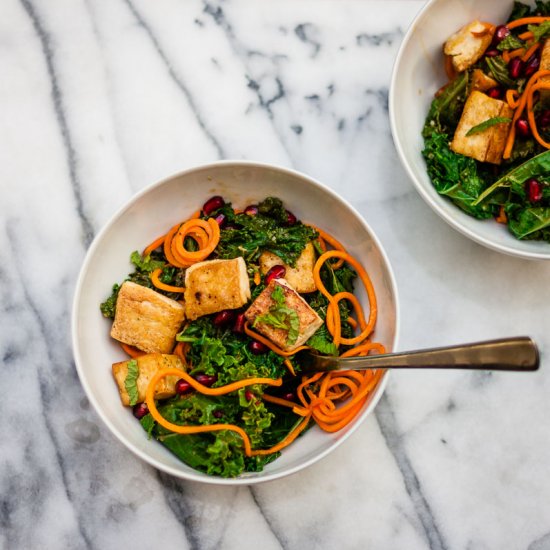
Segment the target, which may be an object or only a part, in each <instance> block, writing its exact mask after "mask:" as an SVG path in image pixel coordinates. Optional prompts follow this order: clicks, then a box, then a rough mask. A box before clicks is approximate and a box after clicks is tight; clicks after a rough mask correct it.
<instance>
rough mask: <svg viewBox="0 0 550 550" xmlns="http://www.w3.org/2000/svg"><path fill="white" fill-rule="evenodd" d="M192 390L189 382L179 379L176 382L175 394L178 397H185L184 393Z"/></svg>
mask: <svg viewBox="0 0 550 550" xmlns="http://www.w3.org/2000/svg"><path fill="white" fill-rule="evenodd" d="M192 389H193V387H192V386H191V384H189V382H187V380H184V379H183V378H180V379H179V380H178V381H177V382H176V393H177V394H178V395H185V394H186V393H189V392H190V391H191V390H192Z"/></svg>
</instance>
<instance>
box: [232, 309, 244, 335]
mask: <svg viewBox="0 0 550 550" xmlns="http://www.w3.org/2000/svg"><path fill="white" fill-rule="evenodd" d="M245 321H246V319H245V318H244V313H239V314H238V315H237V317H236V319H235V323H234V325H233V332H235V333H236V334H242V333H243V332H244V322H245Z"/></svg>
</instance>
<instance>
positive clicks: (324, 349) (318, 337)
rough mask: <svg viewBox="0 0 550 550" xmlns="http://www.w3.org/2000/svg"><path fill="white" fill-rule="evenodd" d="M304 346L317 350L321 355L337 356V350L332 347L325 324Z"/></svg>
mask: <svg viewBox="0 0 550 550" xmlns="http://www.w3.org/2000/svg"><path fill="white" fill-rule="evenodd" d="M306 344H307V345H308V346H309V347H310V348H313V349H315V350H317V351H318V352H319V353H321V354H322V355H338V348H337V347H336V346H335V345H334V342H333V341H332V336H331V335H330V333H329V331H328V329H327V327H326V325H325V324H323V325H322V326H321V328H319V329H318V330H317V331H316V332H315V334H314V335H313V336H311V338H310V339H309V340H308V341H307V342H306Z"/></svg>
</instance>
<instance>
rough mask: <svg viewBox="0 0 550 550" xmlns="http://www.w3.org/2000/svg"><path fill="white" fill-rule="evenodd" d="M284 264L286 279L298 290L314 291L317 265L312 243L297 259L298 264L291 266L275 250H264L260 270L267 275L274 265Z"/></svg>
mask: <svg viewBox="0 0 550 550" xmlns="http://www.w3.org/2000/svg"><path fill="white" fill-rule="evenodd" d="M275 265H282V266H283V267H284V268H285V277H284V278H285V279H286V280H287V281H288V284H289V285H290V286H292V288H294V289H295V290H296V292H301V293H304V292H314V291H315V290H316V287H315V281H314V280H313V266H314V265H315V249H314V248H313V244H312V243H308V244H306V247H305V248H304V250H303V251H302V253H301V254H300V256H299V257H298V259H297V260H296V266H295V267H290V266H289V265H288V264H285V263H284V262H283V260H281V258H279V256H277V255H276V254H273V252H268V251H266V252H262V255H261V256H260V271H261V272H262V274H263V275H265V274H266V273H267V272H268V271H269V270H270V269H271V268H272V267H273V266H275Z"/></svg>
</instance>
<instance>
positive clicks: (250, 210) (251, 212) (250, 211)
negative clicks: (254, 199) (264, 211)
mask: <svg viewBox="0 0 550 550" xmlns="http://www.w3.org/2000/svg"><path fill="white" fill-rule="evenodd" d="M243 212H244V213H245V214H247V215H248V216H256V214H258V212H259V210H258V207H257V206H256V205H255V204H249V205H248V206H247V207H246V208H245V209H244V210H243Z"/></svg>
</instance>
